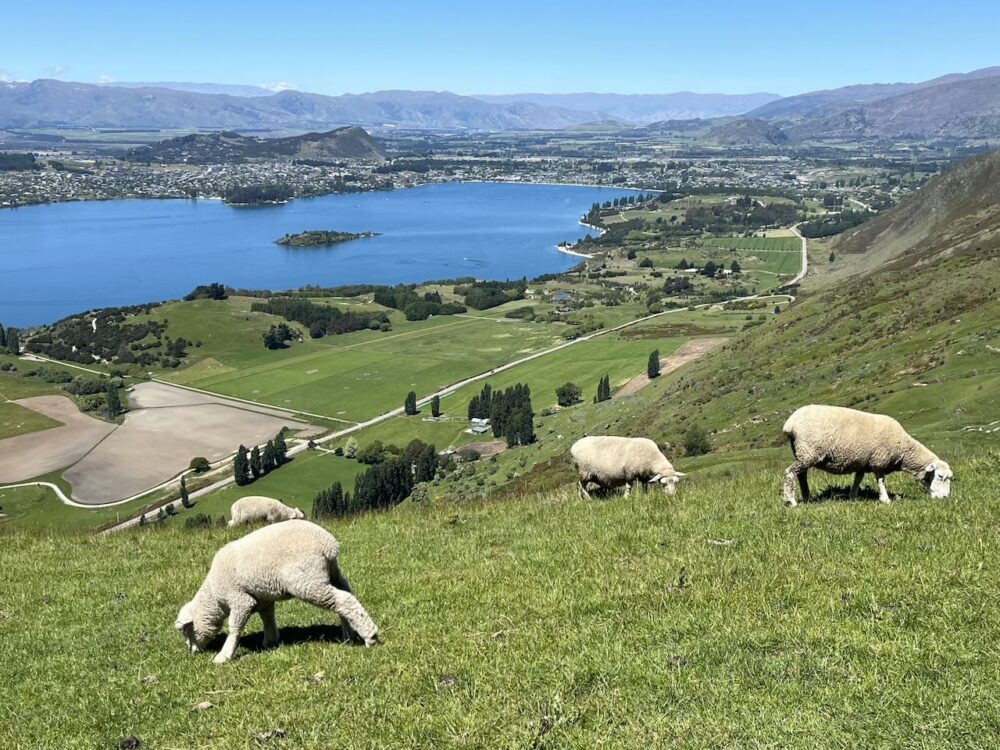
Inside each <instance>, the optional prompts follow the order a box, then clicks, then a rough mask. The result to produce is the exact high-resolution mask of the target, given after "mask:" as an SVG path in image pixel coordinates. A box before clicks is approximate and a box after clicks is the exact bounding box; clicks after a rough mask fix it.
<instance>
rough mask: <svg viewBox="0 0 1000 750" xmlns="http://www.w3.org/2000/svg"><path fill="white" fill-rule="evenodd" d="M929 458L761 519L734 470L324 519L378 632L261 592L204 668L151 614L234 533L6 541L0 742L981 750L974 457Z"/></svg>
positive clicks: (999, 615)
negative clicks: (883, 489) (934, 465)
mask: <svg viewBox="0 0 1000 750" xmlns="http://www.w3.org/2000/svg"><path fill="white" fill-rule="evenodd" d="M956 468H957V470H958V472H959V476H962V477H963V478H964V481H963V483H961V484H956V486H955V493H954V496H953V497H952V499H950V500H947V501H934V500H931V499H929V498H927V497H926V496H924V495H918V494H917V489H916V485H914V484H913V483H912V481H911V480H909V479H908V478H904V477H901V476H899V475H896V476H894V477H893V478H892V479H891V480H890V485H891V489H893V491H896V492H901V493H902V495H901V496H900V497H898V498H897V501H896V502H895V503H894V504H893V505H891V506H888V507H883V506H880V505H879V504H878V503H876V502H873V501H870V500H869V501H866V502H843V501H831V502H825V503H816V504H812V505H805V506H801V507H799V508H797V509H795V510H786V509H785V508H783V507H782V506H781V503H780V501H779V497H778V496H779V490H778V479H779V478H778V476H777V474H776V473H774V472H769V473H763V474H762V473H760V472H757V473H750V474H747V475H745V476H741V477H739V478H735V479H727V478H722V479H706V480H704V481H700V480H699V481H696V480H694V479H692V480H691V481H690V483H689V484H688V485H687V486H685V487H683V488H682V489H681V491H680V492H679V493H678V494H677V495H676V496H674V497H667V496H664V495H662V494H659V493H650V494H641V493H637V494H636V495H635V496H634V497H633V498H630V499H624V498H621V497H619V498H613V499H608V500H594V501H583V500H580V499H578V498H576V497H575V496H573V495H572V493H570V492H569V491H559V492H555V493H552V494H547V495H542V496H537V495H530V496H527V497H524V498H523V499H522V500H520V501H515V502H505V503H495V504H491V505H487V506H475V505H467V506H456V505H451V504H444V505H440V506H415V505H407V506H403V507H400V508H398V509H397V510H395V511H392V512H386V513H375V514H370V515H367V516H363V517H359V518H356V519H352V520H343V521H340V522H337V523H336V524H334V525H333V530H334V532H335V534H336V535H337V537H338V539H340V541H341V543H342V565H343V568H344V570H345V572H346V574H347V576H348V577H349V578H350V579H351V582H352V585H353V587H354V589H355V591H356V593H357V595H358V597H359V599H360V600H361V602H362V603H363V604H364V605H365V606H366V607H367V609H368V610H369V612H370V613H371V615H372V617H373V618H374V619H375V621H376V622H377V623H378V624H379V626H380V629H381V635H382V640H383V644H382V645H381V646H379V647H377V648H374V649H363V648H360V647H355V646H349V645H345V644H341V643H337V642H335V641H333V642H331V641H327V642H324V641H322V640H318V638H320V637H322V636H323V635H324V634H327V633H333V632H336V631H335V628H334V627H332V626H333V623H335V622H336V617H335V616H333V615H331V614H329V613H325V612H323V611H321V610H318V609H316V608H313V607H310V606H308V605H305V604H302V603H299V602H288V603H284V604H280V605H279V606H278V623H279V626H281V627H282V628H283V629H284V637H285V642H284V643H283V645H281V646H280V647H279V648H277V649H276V650H273V651H266V652H265V651H259V650H256V649H257V648H258V646H259V641H260V623H259V620H257V619H254V620H252V621H251V623H250V626H249V628H248V631H247V637H245V643H246V645H247V646H249V647H250V648H247V647H242V648H241V649H240V650H239V651H238V652H237V660H236V661H234V662H232V663H230V664H228V665H225V666H216V665H214V664H212V663H211V654H196V655H192V654H190V653H188V652H187V651H186V649H185V647H184V643H183V640H182V639H181V637H180V636H179V635H178V634H177V633H176V632H175V631H174V629H173V621H174V617H175V615H176V612H177V609H178V608H179V607H180V605H181V604H182V603H183V602H185V601H186V600H187V599H189V598H190V597H191V596H192V595H193V594H194V592H195V591H196V589H197V587H198V586H199V584H200V583H201V581H202V579H203V577H204V575H205V572H206V571H207V569H208V566H209V563H210V560H211V557H212V555H213V554H214V552H215V551H216V550H217V549H218V548H219V547H220V546H221V545H222V544H224V543H225V542H226V541H228V540H230V539H233V538H236V537H238V536H242V534H243V533H245V531H244V530H229V529H219V528H213V529H210V530H206V531H200V532H190V531H185V530H183V529H182V528H179V527H174V528H170V529H164V530H147V531H138V532H133V533H129V534H124V535H119V536H112V537H108V538H49V537H35V536H30V535H17V536H13V537H10V538H7V539H5V541H4V544H3V545H2V546H0V569H2V570H6V571H11V572H13V576H14V578H13V580H14V582H15V585H13V586H9V587H8V589H9V590H8V591H7V592H6V596H5V597H4V600H3V604H2V606H0V609H2V610H3V611H2V613H0V663H2V664H3V665H4V674H5V691H4V702H3V705H4V708H3V716H4V718H3V720H2V721H0V745H2V746H5V747H60V748H93V747H102V748H114V747H117V745H118V743H119V742H120V741H121V740H122V739H123V738H125V737H129V736H136V737H138V738H139V739H140V740H141V742H142V746H143V747H149V748H170V747H198V748H206V749H208V748H226V749H228V748H233V747H258V746H261V744H262V743H260V741H259V740H257V736H258V735H260V734H262V733H264V732H267V731H269V730H272V729H276V728H281V729H283V730H284V731H285V732H286V734H287V736H286V738H285V739H284V740H283V741H275V742H273V743H264V746H268V745H270V744H273V745H274V746H275V747H284V748H325V747H352V748H354V747H358V748H395V747H399V748H412V747H463V748H472V747H537V748H542V747H546V748H562V747H574V748H576V747H579V748H591V747H595V746H605V747H616V748H649V747H681V748H718V747H755V748H764V747H781V748H810V749H811V748H817V747H822V748H826V747H870V746H880V747H927V748H930V747H967V748H991V747H995V744H996V738H997V717H998V714H1000V697H998V694H997V691H996V690H995V686H996V680H997V676H998V673H1000V653H998V651H997V649H996V643H997V642H998V640H1000V610H998V604H997V599H996V591H995V589H996V577H995V571H994V569H993V561H994V560H995V559H996V558H997V556H998V554H1000V537H998V536H997V534H996V528H995V527H996V518H997V515H998V514H1000V481H998V479H997V477H998V469H1000V461H998V460H997V458H996V456H995V455H994V457H993V458H992V459H986V458H984V459H982V460H979V461H978V462H973V463H967V464H962V465H959V466H957V467H956ZM713 541H714V542H719V541H723V542H725V541H730V543H729V544H721V545H720V544H716V543H713ZM319 673H322V675H321V677H319V678H318V679H311V678H312V677H313V676H314V675H317V674H319ZM53 685H58V686H59V698H58V699H57V700H56V699H53V697H52V690H53ZM201 701H210V702H211V703H212V704H214V708H211V709H210V710H207V711H203V712H197V711H193V710H192V707H193V706H194V705H195V704H197V703H199V702H201ZM40 707H44V710H40Z"/></svg>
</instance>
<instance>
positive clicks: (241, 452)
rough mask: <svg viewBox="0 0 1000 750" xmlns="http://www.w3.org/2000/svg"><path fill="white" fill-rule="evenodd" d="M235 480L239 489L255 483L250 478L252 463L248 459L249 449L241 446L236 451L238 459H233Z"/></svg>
mask: <svg viewBox="0 0 1000 750" xmlns="http://www.w3.org/2000/svg"><path fill="white" fill-rule="evenodd" d="M233 479H235V480H236V485H237V486H238V487H243V486H244V485H247V484H250V482H252V481H253V479H252V477H251V476H250V461H249V459H248V458H247V447H246V446H245V445H241V446H240V447H239V449H238V450H237V451H236V458H234V459H233Z"/></svg>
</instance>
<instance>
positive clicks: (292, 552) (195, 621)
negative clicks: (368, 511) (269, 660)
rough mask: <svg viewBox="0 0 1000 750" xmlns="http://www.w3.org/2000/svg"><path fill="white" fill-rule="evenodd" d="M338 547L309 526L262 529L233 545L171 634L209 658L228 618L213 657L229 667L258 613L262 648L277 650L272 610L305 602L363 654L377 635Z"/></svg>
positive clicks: (320, 530) (321, 531)
mask: <svg viewBox="0 0 1000 750" xmlns="http://www.w3.org/2000/svg"><path fill="white" fill-rule="evenodd" d="M339 551H340V544H339V543H338V542H337V540H336V539H335V538H334V537H333V535H332V534H331V533H330V532H328V531H327V530H326V529H324V528H322V527H321V526H317V525H316V524H314V523H312V522H311V521H301V520H291V521H282V522H281V523H276V524H272V525H271V526H264V527H263V528H260V529H257V530H256V531H253V532H251V533H249V534H247V535H246V536H245V537H243V538H242V539H237V540H236V541H233V542H230V543H229V544H227V545H225V546H224V547H223V548H222V549H220V550H219V551H218V552H217V553H216V554H215V557H214V558H213V559H212V567H211V568H210V569H209V571H208V575H207V576H206V577H205V581H204V583H202V585H201V588H200V589H198V593H197V594H195V596H194V598H193V599H192V600H191V601H189V602H188V603H187V604H185V605H184V606H183V607H181V609H180V612H178V614H177V620H176V622H175V623H174V627H175V628H177V630H179V631H180V632H181V633H182V634H183V635H184V638H185V640H186V641H187V645H188V648H190V649H191V651H192V652H195V653H196V652H198V651H201V650H204V648H205V646H206V644H207V643H208V642H209V641H211V640H212V638H214V637H215V636H216V635H217V634H218V633H219V631H220V630H221V629H222V622H223V620H225V618H226V616H227V615H228V617H229V635H228V637H227V638H226V642H225V644H224V645H223V647H222V650H221V651H219V653H218V654H217V655H216V657H215V663H216V664H223V663H225V662H227V661H229V660H230V659H231V658H232V656H233V653H235V651H236V645H237V643H238V641H239V638H240V634H241V633H242V632H243V628H244V627H246V624H247V621H248V620H249V619H250V617H251V615H253V613H254V612H257V613H259V614H260V619H261V620H262V621H263V623H264V645H265V646H269V645H274V644H277V642H278V626H277V624H276V623H275V620H274V604H275V602H279V601H283V600H285V599H292V598H295V599H301V600H302V601H304V602H309V603H310V604H315V605H316V606H317V607H322V608H323V609H328V610H331V611H334V612H336V613H337V614H339V615H340V617H341V627H342V628H343V629H344V634H345V637H347V638H351V637H352V636H354V635H357V636H360V638H361V639H362V640H363V641H364V644H365V646H374V645H375V644H376V643H377V642H378V628H377V627H376V625H375V623H374V622H373V621H372V618H371V617H369V615H368V613H367V612H366V611H365V608H364V607H362V606H361V603H360V602H359V601H358V600H357V599H356V598H355V597H354V595H353V594H352V593H351V587H350V585H349V584H348V583H347V579H346V578H344V575H343V573H341V571H340V566H339V565H338V564H337V554H338V552H339Z"/></svg>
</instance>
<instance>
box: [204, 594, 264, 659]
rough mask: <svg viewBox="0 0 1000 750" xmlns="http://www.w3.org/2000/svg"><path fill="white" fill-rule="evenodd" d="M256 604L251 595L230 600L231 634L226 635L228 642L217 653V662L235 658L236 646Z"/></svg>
mask: <svg viewBox="0 0 1000 750" xmlns="http://www.w3.org/2000/svg"><path fill="white" fill-rule="evenodd" d="M254 604H255V602H254V600H253V599H251V598H250V597H247V598H246V599H245V600H244V599H240V600H239V601H237V602H230V605H229V635H227V636H226V642H225V643H224V644H223V645H222V650H221V651H219V653H218V654H216V655H215V660H214V661H215V663H216V664H225V663H226V662H227V661H229V660H230V659H232V658H233V654H235V653H236V646H237V644H238V643H239V641H240V635H242V634H243V628H245V627H246V625H247V620H249V619H250V615H252V614H253V610H254Z"/></svg>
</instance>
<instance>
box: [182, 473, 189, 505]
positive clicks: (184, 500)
mask: <svg viewBox="0 0 1000 750" xmlns="http://www.w3.org/2000/svg"><path fill="white" fill-rule="evenodd" d="M181 505H183V506H184V507H185V508H190V507H191V498H190V496H189V495H188V488H187V480H185V478H184V477H183V476H182V477H181Z"/></svg>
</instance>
